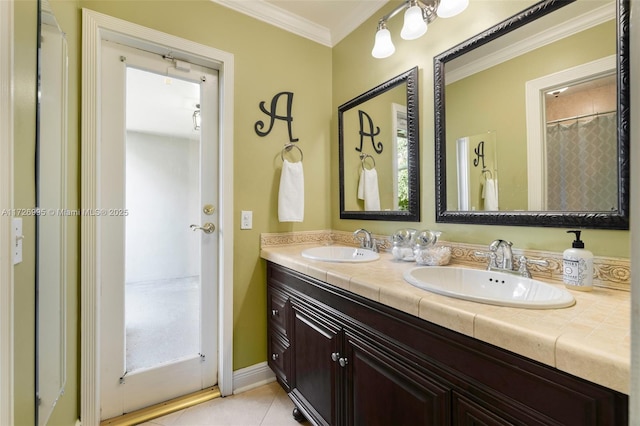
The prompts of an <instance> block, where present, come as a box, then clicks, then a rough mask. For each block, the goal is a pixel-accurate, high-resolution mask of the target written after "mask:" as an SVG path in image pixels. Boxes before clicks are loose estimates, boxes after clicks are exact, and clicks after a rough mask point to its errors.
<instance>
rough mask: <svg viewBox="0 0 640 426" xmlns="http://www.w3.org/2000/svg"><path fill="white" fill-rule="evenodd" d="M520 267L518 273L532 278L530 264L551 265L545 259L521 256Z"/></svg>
mask: <svg viewBox="0 0 640 426" xmlns="http://www.w3.org/2000/svg"><path fill="white" fill-rule="evenodd" d="M519 261H520V267H519V268H518V273H519V274H520V275H522V276H523V277H526V278H531V272H529V267H528V266H529V265H538V266H549V262H547V261H546V260H544V259H528V258H527V257H526V256H520V259H519Z"/></svg>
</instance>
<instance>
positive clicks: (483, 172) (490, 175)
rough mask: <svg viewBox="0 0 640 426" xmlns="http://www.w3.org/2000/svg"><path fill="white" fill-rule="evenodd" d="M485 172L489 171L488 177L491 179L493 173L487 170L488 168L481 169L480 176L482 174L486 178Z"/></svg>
mask: <svg viewBox="0 0 640 426" xmlns="http://www.w3.org/2000/svg"><path fill="white" fill-rule="evenodd" d="M485 173H489V179H493V175H492V174H491V170H489V169H484V170H482V176H484V178H485V179H486V178H487V177H486V176H485Z"/></svg>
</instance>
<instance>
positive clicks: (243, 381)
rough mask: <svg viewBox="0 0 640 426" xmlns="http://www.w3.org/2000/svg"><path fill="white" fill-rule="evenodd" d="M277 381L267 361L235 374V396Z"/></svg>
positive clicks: (242, 369)
mask: <svg viewBox="0 0 640 426" xmlns="http://www.w3.org/2000/svg"><path fill="white" fill-rule="evenodd" d="M275 380H276V376H275V374H273V371H271V369H270V368H269V366H268V365H267V363H266V361H265V362H261V363H259V364H254V365H250V366H249V367H246V368H241V369H240V370H236V371H234V372H233V393H234V395H235V394H237V393H241V392H246V391H248V390H250V389H253V388H256V387H258V386H262V385H266V384H267V383H271V382H273V381H275Z"/></svg>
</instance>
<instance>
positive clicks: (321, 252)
mask: <svg viewBox="0 0 640 426" xmlns="http://www.w3.org/2000/svg"><path fill="white" fill-rule="evenodd" d="M302 257H306V258H307V259H312V260H322V261H324V262H371V261H374V260H377V259H379V258H380V255H379V254H378V253H375V252H373V251H371V250H365V249H361V248H355V247H342V246H321V247H313V248H309V249H306V250H302Z"/></svg>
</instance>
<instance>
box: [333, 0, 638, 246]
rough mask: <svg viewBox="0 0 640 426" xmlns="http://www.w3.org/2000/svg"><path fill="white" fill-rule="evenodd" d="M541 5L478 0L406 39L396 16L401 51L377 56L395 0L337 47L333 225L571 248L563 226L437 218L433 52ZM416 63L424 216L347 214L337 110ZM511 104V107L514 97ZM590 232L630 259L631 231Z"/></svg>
mask: <svg viewBox="0 0 640 426" xmlns="http://www.w3.org/2000/svg"><path fill="white" fill-rule="evenodd" d="M533 3H535V2H534V1H531V0H526V1H507V0H497V1H492V2H491V7H487V2H482V1H471V2H470V5H469V7H468V9H467V10H466V11H465V12H464V13H463V14H461V15H458V16H456V17H454V18H450V19H437V20H436V21H434V22H433V23H432V24H430V25H429V30H428V31H427V34H426V35H425V36H423V37H422V38H420V39H417V40H413V41H405V40H402V39H401V38H400V37H399V33H400V29H401V27H402V18H401V17H396V18H393V19H392V20H391V21H390V22H389V23H388V27H389V31H391V35H392V38H393V42H394V44H395V46H396V52H395V54H394V55H393V56H391V57H389V58H386V59H375V58H373V57H372V56H371V49H372V48H373V39H374V35H375V30H376V24H377V20H378V19H379V18H380V17H381V16H383V15H384V14H385V13H388V12H389V11H391V10H392V9H393V8H394V7H396V6H397V5H398V4H399V3H398V2H397V1H393V2H391V3H390V4H389V5H387V6H385V7H384V8H382V9H381V10H380V11H379V12H378V13H376V14H375V16H373V17H371V18H370V19H368V20H367V21H365V22H364V23H363V25H361V26H360V27H359V28H358V29H357V30H356V31H355V32H353V33H352V34H350V35H349V36H348V37H347V38H345V39H344V40H342V41H341V42H340V43H339V44H338V45H337V46H335V47H334V48H333V50H332V56H333V62H332V68H333V115H332V138H333V141H332V143H331V173H330V178H331V190H332V191H331V193H332V194H334V195H333V196H332V198H331V201H332V205H331V226H332V228H334V229H339V230H344V231H353V230H355V229H357V228H361V227H364V228H366V229H368V230H370V231H372V232H374V233H379V234H387V235H389V234H391V233H393V232H394V231H395V230H396V229H399V228H402V227H405V226H412V227H416V228H418V229H432V230H433V229H435V230H439V231H442V232H443V234H442V238H443V239H444V240H448V241H458V242H466V243H475V244H489V243H490V242H491V241H492V240H493V239H495V238H503V239H507V240H510V241H513V243H514V247H517V248H525V249H541V250H551V251H557V252H561V251H563V250H564V249H566V248H567V247H568V246H569V243H570V239H569V238H567V235H566V234H565V229H562V228H541V227H540V228H537V227H516V226H510V227H507V226H483V225H459V224H441V223H436V222H435V172H434V168H435V160H434V156H435V151H434V143H435V134H434V118H433V117H434V114H433V113H434V106H433V105H434V98H433V57H434V56H436V55H438V54H440V53H442V52H444V51H445V50H447V49H449V48H451V47H453V46H455V45H457V44H458V43H461V42H463V41H465V40H466V39H468V38H470V37H472V36H474V35H475V34H477V33H479V32H481V31H483V30H485V29H487V28H489V27H490V26H492V25H494V24H496V23H498V22H500V21H502V20H504V19H506V18H508V17H510V16H512V15H514V14H515V13H517V12H519V11H520V10H522V9H524V8H526V7H528V6H530V5H532V4H533ZM416 65H417V66H418V67H419V69H420V72H419V91H420V95H419V101H420V114H419V117H420V121H419V124H420V169H421V176H420V179H421V181H420V182H421V200H420V205H421V216H422V217H421V221H420V222H419V223H403V222H378V221H362V220H341V219H340V214H339V206H340V205H339V198H338V197H339V192H338V188H339V187H338V142H337V133H338V127H337V126H338V125H337V108H338V106H339V105H341V104H343V103H344V102H347V101H348V100H350V99H352V98H354V97H355V96H357V95H359V94H360V93H363V92H365V91H367V90H369V89H370V88H372V87H375V86H376V85H378V84H380V83H382V82H383V81H385V80H388V79H390V78H392V77H394V76H396V75H398V74H400V73H401V72H403V71H406V70H408V69H410V68H412V67H414V66H416ZM505 105H506V106H507V107H510V105H509V104H508V103H505ZM484 130H487V129H484ZM476 133H477V132H476ZM498 138H500V135H498ZM498 166H499V167H503V164H501V162H500V160H498ZM583 237H584V241H585V243H586V244H587V246H588V247H589V249H590V250H592V251H593V252H594V254H595V255H596V256H614V257H629V232H628V231H606V230H591V229H588V230H585V231H584V232H583Z"/></svg>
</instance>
